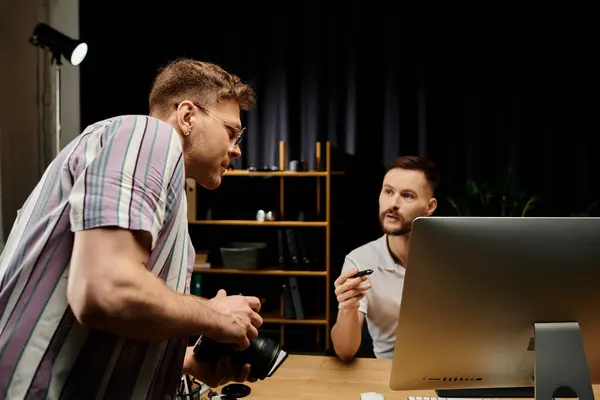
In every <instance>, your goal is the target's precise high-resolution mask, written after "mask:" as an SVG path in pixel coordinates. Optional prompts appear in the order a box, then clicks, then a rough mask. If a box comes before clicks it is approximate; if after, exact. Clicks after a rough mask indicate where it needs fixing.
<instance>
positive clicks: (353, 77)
mask: <svg viewBox="0 0 600 400" xmlns="http://www.w3.org/2000/svg"><path fill="white" fill-rule="evenodd" d="M80 7H81V37H82V38H85V39H86V40H88V42H89V43H90V53H89V59H87V60H86V62H84V63H83V65H82V66H81V69H82V72H81V73H82V113H83V115H82V120H83V121H84V123H85V124H88V123H91V122H93V121H94V120H97V119H100V118H105V117H108V116H111V115H114V114H123V113H145V112H147V94H148V91H149V88H150V84H151V81H152V78H153V76H154V74H155V72H156V70H157V68H158V67H159V66H161V65H163V64H164V63H165V62H167V61H168V60H170V59H172V58H174V57H178V56H190V57H194V58H198V59H203V60H209V61H213V62H216V63H219V64H221V65H222V66H223V67H225V68H226V69H228V70H230V71H232V72H235V73H237V74H238V75H240V76H241V77H242V78H243V79H244V80H247V81H250V82H251V83H252V84H253V86H254V88H255V89H256V91H257V94H258V105H257V107H256V108H255V109H254V110H252V111H251V112H249V113H247V114H245V115H244V122H245V124H246V125H247V126H248V133H247V137H246V138H245V139H244V142H243V148H242V150H243V153H244V155H243V157H242V159H241V160H239V162H238V165H237V166H238V167H242V168H243V167H247V166H250V165H256V166H261V165H272V164H278V142H279V141H280V140H285V141H286V142H287V143H288V146H287V154H286V156H287V157H286V158H287V159H288V160H291V159H304V160H306V161H307V162H308V163H309V166H311V167H313V166H314V143H315V141H317V140H331V141H332V143H333V144H334V146H335V147H336V148H337V150H339V152H340V153H341V154H343V155H345V157H346V159H347V162H349V163H350V166H349V168H351V169H352V170H353V174H352V179H351V181H350V185H351V188H352V190H351V191H350V192H348V193H345V194H343V195H341V196H340V197H342V198H343V197H344V196H350V198H351V199H352V200H351V201H352V202H354V203H355V208H356V210H355V212H354V214H353V215H354V216H355V218H356V219H357V221H362V222H367V221H370V223H371V225H370V226H371V227H372V230H371V231H370V232H371V233H370V234H369V235H371V236H372V235H375V234H378V232H377V226H376V221H375V222H373V216H374V215H376V214H375V213H376V208H377V196H378V191H379V186H380V183H381V177H382V174H383V168H384V167H385V166H386V165H387V164H388V163H389V162H390V161H391V160H392V159H393V158H394V157H396V156H398V155H402V154H421V155H426V156H428V157H430V158H432V159H433V160H434V161H435V162H436V163H437V164H438V165H439V167H440V169H441V172H442V176H443V185H442V186H441V188H440V193H439V195H438V197H440V209H439V213H440V214H452V213H454V212H455V211H454V210H453V209H452V208H451V207H450V206H449V203H448V202H447V201H446V196H447V195H451V196H452V197H453V198H459V197H461V196H463V195H464V194H465V189H464V188H465V182H466V181H467V180H468V179H474V180H476V181H477V182H488V183H489V184H490V185H491V186H493V187H500V186H501V184H502V181H503V180H504V179H505V177H506V174H507V171H508V169H509V168H512V169H513V171H514V173H515V183H514V185H516V186H518V187H519V188H521V189H523V190H525V191H526V192H527V193H528V194H532V195H533V194H537V195H539V196H540V198H541V200H540V202H539V203H538V204H537V206H536V207H535V208H534V209H533V210H532V215H571V213H573V212H576V211H583V210H585V208H586V207H587V206H588V205H590V204H591V203H592V202H593V201H594V200H595V199H600V192H599V189H598V185H597V184H596V182H595V179H596V176H597V174H598V172H600V168H598V163H597V162H596V161H595V160H594V158H595V156H596V155H597V154H598V144H599V139H598V132H599V129H598V128H599V126H598V117H597V109H598V100H597V99H598V87H597V84H596V71H597V70H598V68H597V62H595V61H594V60H595V59H596V57H595V53H596V52H595V48H596V47H597V45H596V43H595V41H596V39H595V37H596V36H597V35H596V32H595V31H596V29H593V28H592V27H593V26H594V25H593V23H594V21H595V15H596V13H595V12H594V11H593V10H594V8H593V7H592V3H591V2H589V3H588V2H578V1H570V2H566V1H564V2H539V3H538V2H534V3H531V2H517V1H515V2H510V1H509V2H468V3H467V2H454V1H453V2H426V1H421V2H383V1H368V2H367V1H360V0H350V1H346V2H335V3H330V2H318V1H303V2H274V1H232V0H221V1H219V2H193V3H191V2H174V1H170V2H163V3H161V5H160V6H156V7H155V8H150V6H149V5H148V3H141V2H132V1H128V2H117V1H114V0H112V1H104V2H81V5H80ZM359 199H362V200H360V201H359ZM346 201H350V199H346ZM598 211H600V210H598Z"/></svg>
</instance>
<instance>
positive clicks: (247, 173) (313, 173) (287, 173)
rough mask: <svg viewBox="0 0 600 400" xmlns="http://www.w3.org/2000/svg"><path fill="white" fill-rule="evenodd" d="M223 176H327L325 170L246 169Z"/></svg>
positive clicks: (228, 172)
mask: <svg viewBox="0 0 600 400" xmlns="http://www.w3.org/2000/svg"><path fill="white" fill-rule="evenodd" d="M223 176H295V177H303V176H305V177H307V176H327V172H325V171H305V172H297V171H246V170H241V169H240V170H233V171H227V172H225V173H224V174H223Z"/></svg>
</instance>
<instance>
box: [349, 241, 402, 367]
mask: <svg viewBox="0 0 600 400" xmlns="http://www.w3.org/2000/svg"><path fill="white" fill-rule="evenodd" d="M353 267H357V268H358V269H359V270H361V271H362V270H365V269H372V270H373V273H372V274H371V275H370V276H369V281H370V282H371V288H370V289H369V290H368V291H367V294H366V296H365V297H363V298H362V300H361V301H360V305H359V311H361V312H362V313H363V314H365V320H366V322H367V328H368V329H369V334H370V335H371V338H372V339H373V353H374V354H375V357H377V358H392V357H393V354H394V344H395V343H396V327H397V326H398V314H399V311H400V301H401V300H402V288H403V286H404V274H405V272H406V269H405V268H404V267H403V266H401V265H400V264H398V263H396V262H395V261H394V259H393V258H392V255H391V254H390V251H389V249H388V246H387V240H386V235H383V236H382V237H380V238H379V239H377V240H373V241H372V242H369V243H367V244H365V245H363V246H361V247H358V248H357V249H354V250H352V251H351V252H350V253H349V254H348V255H347V256H346V259H345V260H344V266H343V267H342V273H344V272H345V271H347V270H349V269H351V268H353Z"/></svg>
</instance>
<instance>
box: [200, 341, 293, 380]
mask: <svg viewBox="0 0 600 400" xmlns="http://www.w3.org/2000/svg"><path fill="white" fill-rule="evenodd" d="M194 357H196V359H197V360H198V361H199V362H205V363H210V364H211V365H212V366H213V368H215V367H216V364H217V362H218V361H219V360H220V359H222V358H225V357H231V358H232V361H233V363H234V365H235V366H236V367H238V366H239V368H240V369H241V368H242V367H243V366H244V364H250V367H251V368H250V378H256V379H260V380H263V379H265V378H267V377H269V376H271V375H272V374H273V373H274V372H275V370H276V369H277V367H279V365H281V364H282V363H283V361H284V360H285V358H286V357H287V354H286V353H285V352H284V351H283V350H282V349H281V347H280V345H279V344H278V343H277V342H275V341H273V340H271V339H269V338H265V337H260V336H259V337H257V338H256V339H253V340H251V341H250V346H248V347H247V348H246V349H244V350H242V351H238V350H235V349H234V348H233V347H231V346H230V345H228V344H224V343H219V342H216V341H214V340H212V339H210V338H209V337H207V336H201V337H200V339H198V342H196V345H195V346H194Z"/></svg>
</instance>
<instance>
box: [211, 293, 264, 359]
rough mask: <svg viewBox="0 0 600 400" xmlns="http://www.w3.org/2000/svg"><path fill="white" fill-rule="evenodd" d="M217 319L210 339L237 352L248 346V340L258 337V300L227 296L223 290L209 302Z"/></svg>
mask: <svg viewBox="0 0 600 400" xmlns="http://www.w3.org/2000/svg"><path fill="white" fill-rule="evenodd" d="M209 303H210V305H211V307H212V309H213V310H214V311H215V314H216V316H217V319H216V321H215V325H214V326H215V329H214V331H215V332H214V335H212V336H211V334H208V335H207V336H209V337H211V339H213V340H216V341H218V342H221V343H227V344H231V345H232V346H233V347H234V348H235V349H237V350H244V349H245V348H247V347H248V346H250V340H252V339H255V338H256V337H257V336H258V328H260V326H261V325H262V323H263V320H262V317H261V316H260V315H258V312H259V311H260V300H259V299H258V298H256V297H253V296H241V295H240V296H227V293H225V291H224V290H223V289H221V290H219V292H218V293H217V295H216V296H215V297H214V298H212V299H211V300H209Z"/></svg>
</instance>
